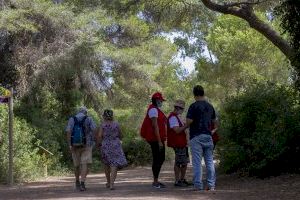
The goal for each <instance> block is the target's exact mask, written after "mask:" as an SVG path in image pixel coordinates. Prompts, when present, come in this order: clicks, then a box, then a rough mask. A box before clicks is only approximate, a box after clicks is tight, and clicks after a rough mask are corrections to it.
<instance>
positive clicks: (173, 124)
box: [169, 116, 179, 128]
mask: <svg viewBox="0 0 300 200" xmlns="http://www.w3.org/2000/svg"><path fill="white" fill-rule="evenodd" d="M169 124H170V128H174V127H179V122H178V120H177V118H176V117H175V116H172V117H170V119H169Z"/></svg>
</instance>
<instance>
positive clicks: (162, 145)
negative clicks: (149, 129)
mask: <svg viewBox="0 0 300 200" xmlns="http://www.w3.org/2000/svg"><path fill="white" fill-rule="evenodd" d="M158 146H159V150H161V149H163V148H164V144H163V143H162V142H161V141H159V142H158Z"/></svg>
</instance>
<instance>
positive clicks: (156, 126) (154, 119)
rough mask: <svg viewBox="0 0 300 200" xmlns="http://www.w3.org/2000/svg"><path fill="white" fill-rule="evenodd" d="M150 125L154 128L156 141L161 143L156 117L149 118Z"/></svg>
mask: <svg viewBox="0 0 300 200" xmlns="http://www.w3.org/2000/svg"><path fill="white" fill-rule="evenodd" d="M151 122H152V126H153V129H154V134H155V136H156V138H157V141H158V143H161V139H160V135H159V128H158V123H157V117H152V118H151Z"/></svg>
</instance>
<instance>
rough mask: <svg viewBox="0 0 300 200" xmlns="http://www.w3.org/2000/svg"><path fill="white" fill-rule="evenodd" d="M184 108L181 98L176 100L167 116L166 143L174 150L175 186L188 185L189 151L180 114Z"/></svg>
mask: <svg viewBox="0 0 300 200" xmlns="http://www.w3.org/2000/svg"><path fill="white" fill-rule="evenodd" d="M184 108H185V102H184V101H183V100H177V101H175V104H174V110H173V112H171V113H170V114H169V117H168V131H167V144H168V147H172V148H173V149H174V152H175V164H174V174H175V183H174V185H175V186H188V185H189V183H188V182H187V181H186V179H185V174H186V169H187V164H188V163H189V152H188V147H187V137H186V132H185V129H186V128H187V126H185V125H184V123H183V122H182V120H181V118H180V117H181V116H180V115H181V114H182V113H183V111H184Z"/></svg>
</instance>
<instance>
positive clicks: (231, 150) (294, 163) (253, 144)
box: [220, 83, 300, 177]
mask: <svg viewBox="0 0 300 200" xmlns="http://www.w3.org/2000/svg"><path fill="white" fill-rule="evenodd" d="M222 115H223V116H222V124H223V130H222V133H223V142H221V144H220V146H221V148H220V155H221V165H222V166H223V169H224V170H225V172H227V173H230V172H236V171H239V172H243V173H245V174H247V175H251V176H260V177H265V176H270V175H278V174H280V173H282V172H299V167H300V164H299V159H298V158H299V157H300V148H299V144H300V137H299V133H300V123H299V122H300V106H299V93H298V92H296V91H295V90H294V89H292V88H289V87H286V86H277V85H274V84H270V83H267V84H256V85H254V86H252V87H249V88H247V89H246V90H245V91H244V93H243V94H241V95H239V96H236V97H231V98H229V99H227V101H226V103H225V105H224V110H223V114H222Z"/></svg>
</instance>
